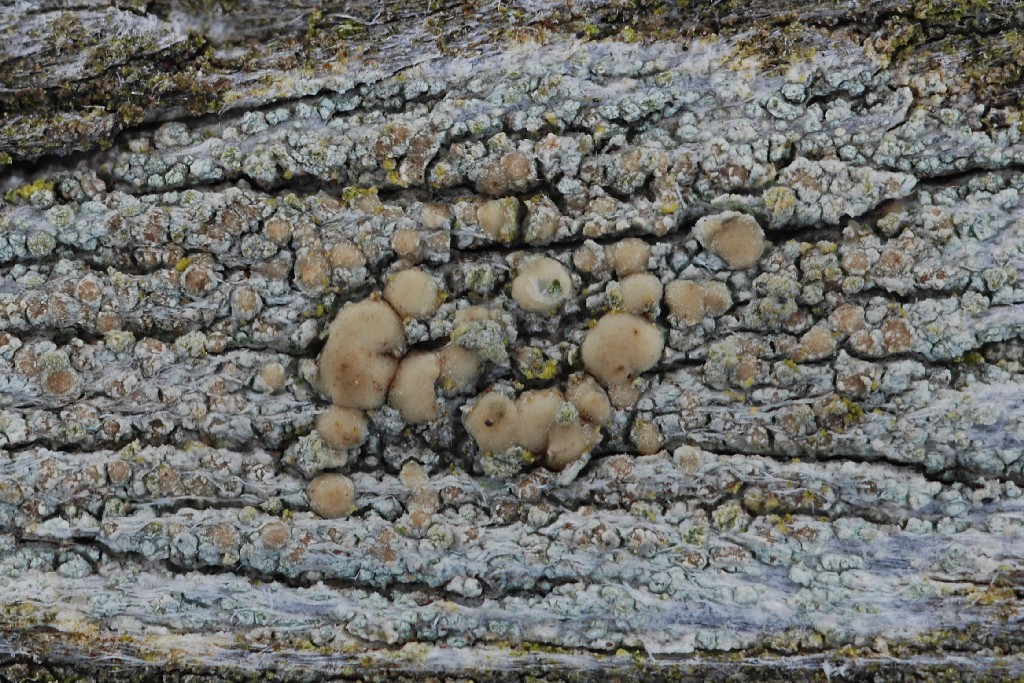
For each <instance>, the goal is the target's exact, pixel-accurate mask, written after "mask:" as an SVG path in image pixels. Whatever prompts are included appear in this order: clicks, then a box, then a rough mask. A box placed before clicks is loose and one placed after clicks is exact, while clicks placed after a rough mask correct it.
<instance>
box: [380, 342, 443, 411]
mask: <svg viewBox="0 0 1024 683" xmlns="http://www.w3.org/2000/svg"><path fill="white" fill-rule="evenodd" d="M440 374H441V362H440V360H439V359H438V356H437V354H436V353H432V352H426V353H423V352H421V353H410V354H409V355H408V356H406V357H405V358H403V359H402V362H401V363H399V364H398V371H397V372H396V373H395V378H394V380H393V381H392V383H391V390H390V392H389V393H388V404H389V405H390V406H391V407H392V408H395V409H396V410H398V412H399V414H401V416H402V419H403V420H405V421H406V422H408V423H410V424H422V423H424V422H430V421H431V420H433V419H434V418H436V417H437V416H438V415H439V414H440V412H441V407H440V406H439V405H438V403H437V390H436V389H435V383H436V382H437V379H438V377H439V376H440Z"/></svg>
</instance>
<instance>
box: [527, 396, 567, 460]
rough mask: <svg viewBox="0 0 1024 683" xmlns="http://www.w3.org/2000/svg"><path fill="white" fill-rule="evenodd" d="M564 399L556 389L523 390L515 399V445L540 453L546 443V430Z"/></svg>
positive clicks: (548, 428)
mask: <svg viewBox="0 0 1024 683" xmlns="http://www.w3.org/2000/svg"><path fill="white" fill-rule="evenodd" d="M562 403H564V399H563V398H562V392H560V391H559V390H558V389H544V390H540V391H526V392H523V393H522V394H521V395H520V396H519V398H517V399H516V411H517V413H518V414H517V418H516V437H515V438H516V445H518V446H521V447H522V448H525V449H526V450H528V451H531V452H533V453H542V452H543V451H544V449H545V448H547V445H548V432H549V431H550V430H551V423H552V422H554V419H555V415H556V414H557V413H558V410H559V408H561V407H562Z"/></svg>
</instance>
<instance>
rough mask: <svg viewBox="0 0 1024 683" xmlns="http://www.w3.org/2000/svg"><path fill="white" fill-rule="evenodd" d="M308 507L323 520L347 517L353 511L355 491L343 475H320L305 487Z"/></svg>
mask: <svg viewBox="0 0 1024 683" xmlns="http://www.w3.org/2000/svg"><path fill="white" fill-rule="evenodd" d="M306 495H307V496H308V498H309V507H310V508H311V509H312V510H313V512H315V513H316V514H318V515H319V516H321V517H323V518H324V519H338V518H340V517H348V516H349V515H350V514H352V512H353V511H354V510H355V507H356V506H355V501H356V490H355V486H354V485H353V484H352V480H351V479H349V478H348V477H346V476H345V475H343V474H333V473H332V474H321V475H320V476H318V477H317V478H316V479H314V480H313V481H311V482H309V486H307V487H306Z"/></svg>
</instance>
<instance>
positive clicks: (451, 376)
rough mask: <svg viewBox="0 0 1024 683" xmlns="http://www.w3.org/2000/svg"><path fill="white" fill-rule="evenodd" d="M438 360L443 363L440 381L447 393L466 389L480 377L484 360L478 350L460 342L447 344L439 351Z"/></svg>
mask: <svg viewBox="0 0 1024 683" xmlns="http://www.w3.org/2000/svg"><path fill="white" fill-rule="evenodd" d="M438 360H439V361H440V363H441V372H440V375H439V383H440V385H441V389H443V390H444V391H445V392H446V393H449V394H454V393H458V392H460V391H466V390H467V389H470V388H472V387H473V385H474V384H476V380H477V379H478V378H479V377H480V369H481V367H482V362H481V360H480V354H478V353H477V352H476V351H471V350H469V349H467V348H464V347H462V346H459V345H458V344H447V345H445V346H444V348H442V349H441V350H440V351H438Z"/></svg>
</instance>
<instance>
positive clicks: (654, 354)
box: [580, 313, 665, 387]
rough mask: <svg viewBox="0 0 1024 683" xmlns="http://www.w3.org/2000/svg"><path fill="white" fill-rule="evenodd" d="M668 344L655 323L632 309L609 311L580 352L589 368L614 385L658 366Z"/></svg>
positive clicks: (590, 334) (610, 384) (611, 385)
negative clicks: (621, 311)
mask: <svg viewBox="0 0 1024 683" xmlns="http://www.w3.org/2000/svg"><path fill="white" fill-rule="evenodd" d="M664 348H665V341H664V338H663V335H662V332H661V330H660V329H659V328H658V327H657V326H656V325H654V324H653V323H651V322H649V321H647V320H644V319H643V318H641V317H639V316H636V315H632V314H630V313H608V314H606V315H605V316H603V317H602V318H601V319H600V320H598V321H597V324H595V325H594V327H592V328H591V329H590V330H589V331H588V332H587V336H586V338H584V340H583V345H582V347H581V349H580V352H581V355H582V358H583V365H584V367H586V369H587V372H589V373H590V374H591V375H593V376H594V378H595V379H597V381H599V382H600V383H601V384H603V385H604V386H605V387H613V386H621V385H623V384H625V383H627V382H629V381H630V380H632V379H633V378H635V377H637V376H639V375H640V374H641V373H643V372H646V371H647V370H650V369H651V368H652V367H654V365H655V364H656V363H657V362H658V360H659V359H660V358H661V353H662V351H663V349H664Z"/></svg>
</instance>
